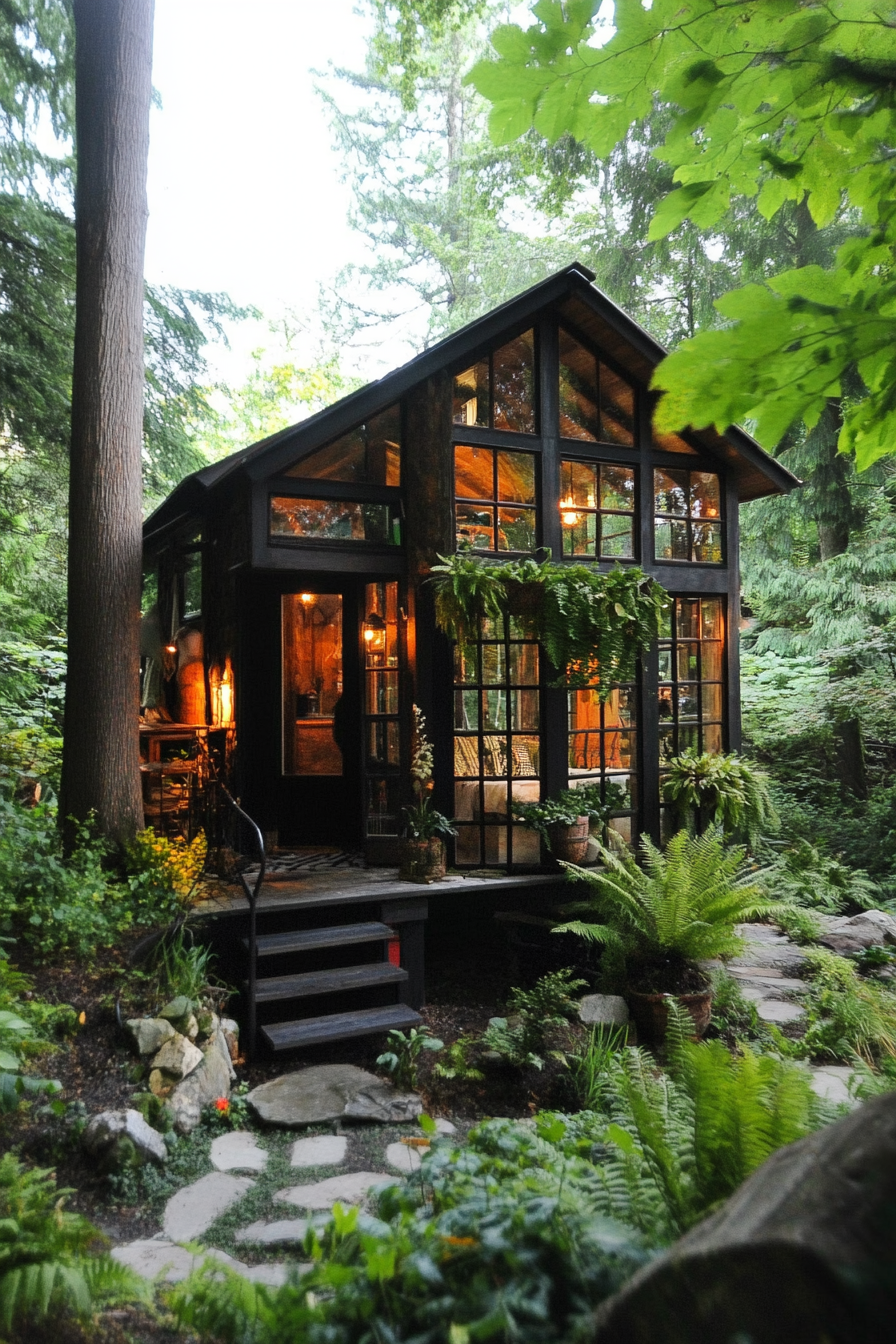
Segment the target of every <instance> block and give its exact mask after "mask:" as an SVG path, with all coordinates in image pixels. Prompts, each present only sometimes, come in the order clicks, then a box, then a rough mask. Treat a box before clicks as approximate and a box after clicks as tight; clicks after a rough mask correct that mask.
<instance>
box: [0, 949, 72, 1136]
mask: <svg viewBox="0 0 896 1344" xmlns="http://www.w3.org/2000/svg"><path fill="white" fill-rule="evenodd" d="M3 941H5V940H3ZM31 985H32V981H31V979H30V977H29V976H27V975H23V974H22V972H21V971H18V970H16V968H15V967H14V966H11V965H10V962H9V955H8V953H7V951H6V948H4V947H2V946H0V1114H9V1113H10V1112H12V1111H16V1110H18V1108H19V1106H20V1105H21V1103H22V1102H23V1101H25V1100H28V1099H33V1098H36V1097H37V1096H40V1095H47V1094H49V1095H53V1094H55V1093H57V1092H59V1091H61V1086H60V1084H59V1083H58V1082H56V1081H55V1080H54V1079H50V1078H41V1077H35V1076H34V1075H32V1074H30V1073H29V1072H28V1071H27V1068H28V1063H29V1061H30V1060H32V1059H33V1058H34V1057H35V1056H37V1055H40V1054H42V1053H44V1052H46V1051H49V1050H53V1049H55V1048H56V1046H55V1045H54V1043H53V1041H52V1040H51V1039H50V1036H51V1035H52V1034H56V1033H59V1034H62V1033H65V1032H67V1031H72V1030H74V1028H75V1026H76V1023H77V1014H76V1013H75V1011H74V1009H72V1008H69V1007H68V1006H67V1005H62V1004H59V1005H57V1004H50V1003H45V1002H43V1000H41V999H34V998H33V997H31V995H32V989H31ZM26 996H27V997H26ZM54 1104H56V1103H54Z"/></svg>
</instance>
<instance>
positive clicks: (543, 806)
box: [513, 783, 624, 863]
mask: <svg viewBox="0 0 896 1344" xmlns="http://www.w3.org/2000/svg"><path fill="white" fill-rule="evenodd" d="M623 796H624V795H623V791H622V789H621V788H620V787H619V785H618V784H613V783H609V784H607V786H606V797H605V798H601V796H600V787H599V785H597V784H589V785H588V786H587V787H586V788H584V789H564V790H563V791H562V792H561V793H558V794H557V796H556V797H555V798H545V799H544V801H543V802H540V803H514V805H513V815H514V817H516V819H517V821H521V822H522V823H523V825H524V826H528V827H529V829H530V830H533V831H537V832H538V834H539V835H540V836H541V838H542V840H543V841H544V843H545V846H546V847H547V848H548V849H549V850H550V852H551V853H552V854H553V855H554V858H556V859H560V860H562V861H564V862H567V863H582V862H584V860H585V858H586V857H587V854H588V841H589V839H590V832H591V822H592V821H599V822H600V823H601V825H602V826H603V825H604V824H605V823H606V821H607V818H608V817H609V816H610V813H611V812H612V811H613V810H614V808H617V807H619V805H620V803H621V802H622V799H623Z"/></svg>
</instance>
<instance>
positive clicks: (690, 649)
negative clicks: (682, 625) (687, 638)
mask: <svg viewBox="0 0 896 1344" xmlns="http://www.w3.org/2000/svg"><path fill="white" fill-rule="evenodd" d="M699 647H700V646H699V644H679V646H678V657H677V659H676V663H677V669H676V670H677V677H676V680H677V681H696V679H697V677H698V675H699V671H698V669H699V666H700V664H699V663H698V661H697V650H698V649H699Z"/></svg>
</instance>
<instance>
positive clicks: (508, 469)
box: [480, 453, 535, 504]
mask: <svg viewBox="0 0 896 1344" xmlns="http://www.w3.org/2000/svg"><path fill="white" fill-rule="evenodd" d="M480 498H487V496H480ZM498 499H500V500H506V501H507V502H508V503H511V504H534V503H535V458H534V457H533V456H532V454H531V453H498Z"/></svg>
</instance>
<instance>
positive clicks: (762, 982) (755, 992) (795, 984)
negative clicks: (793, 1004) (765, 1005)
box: [740, 975, 807, 1003]
mask: <svg viewBox="0 0 896 1344" xmlns="http://www.w3.org/2000/svg"><path fill="white" fill-rule="evenodd" d="M806 988H807V986H806V982H805V980H791V979H790V978H789V977H786V976H783V975H782V976H781V978H780V980H772V979H768V980H766V979H765V977H764V976H756V977H755V978H751V979H749V980H742V981H741V982H740V992H741V994H743V996H744V998H745V999H752V1000H753V1002H754V1003H759V1001H760V1000H761V999H775V998H778V997H779V996H780V995H781V994H805V992H806Z"/></svg>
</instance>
